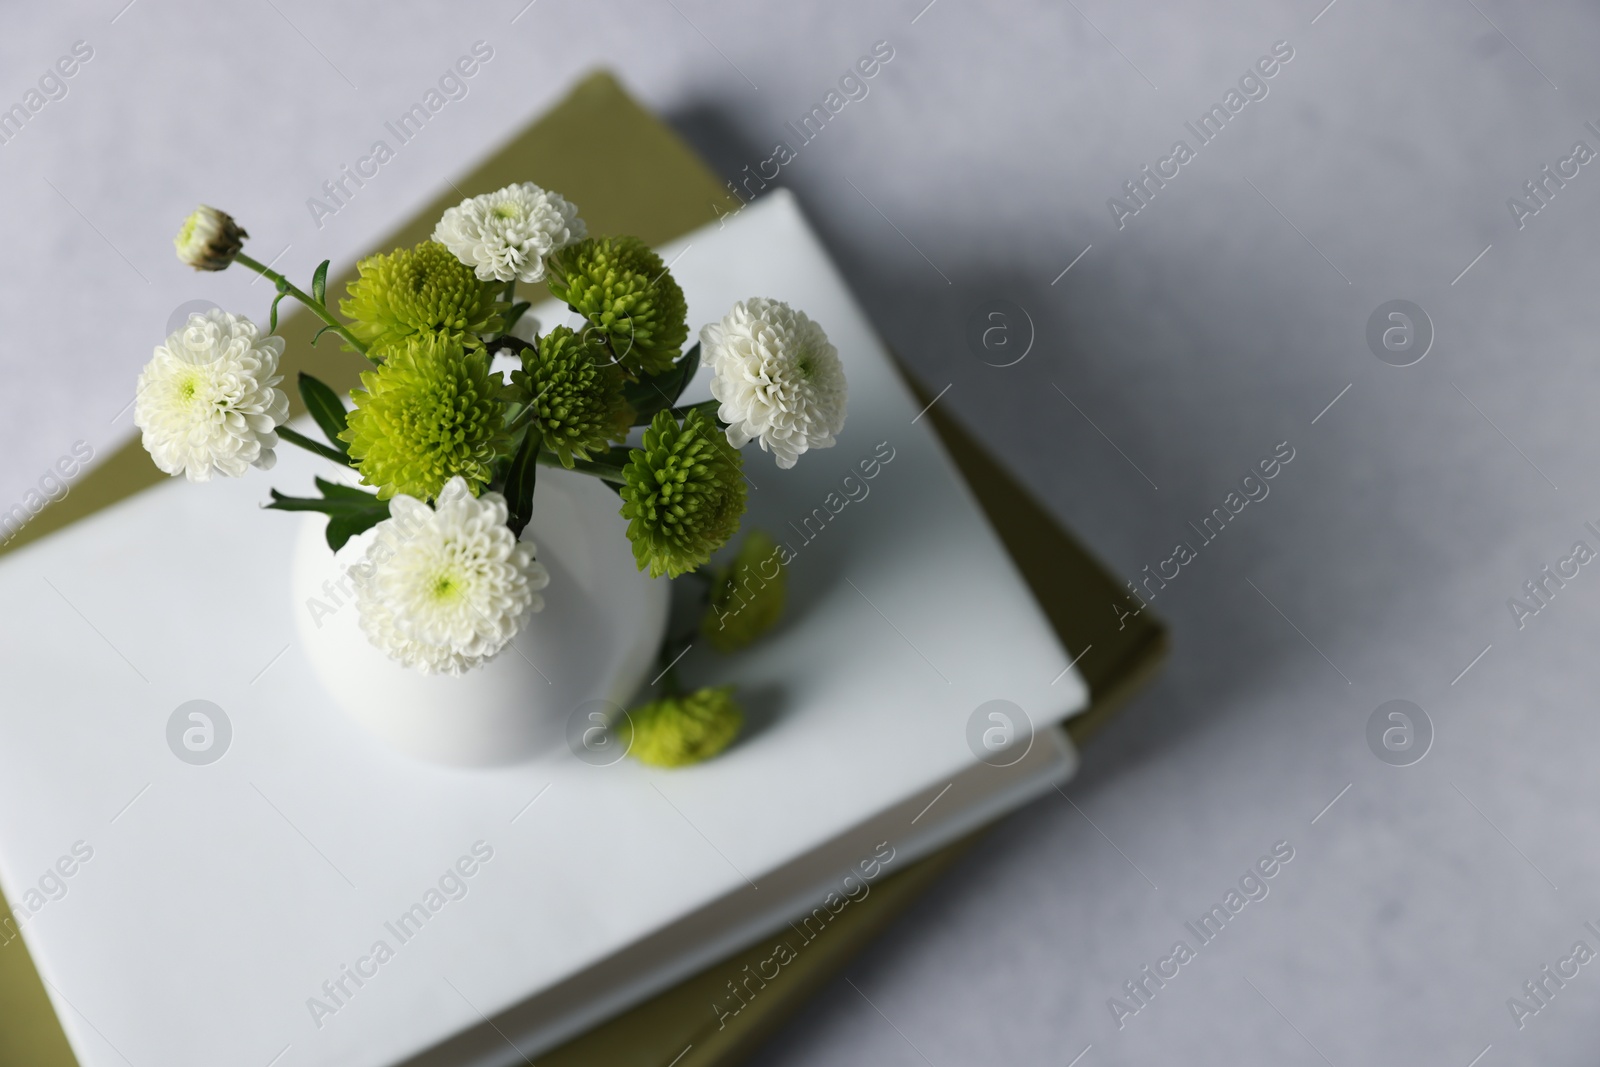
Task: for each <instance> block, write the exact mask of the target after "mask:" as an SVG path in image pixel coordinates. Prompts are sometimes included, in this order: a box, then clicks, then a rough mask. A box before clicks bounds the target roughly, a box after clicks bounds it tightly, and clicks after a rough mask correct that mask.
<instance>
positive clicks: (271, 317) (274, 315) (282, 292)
mask: <svg viewBox="0 0 1600 1067" xmlns="http://www.w3.org/2000/svg"><path fill="white" fill-rule="evenodd" d="M288 295H289V291H288V290H287V289H279V290H278V295H277V296H275V297H273V298H272V309H271V311H270V313H269V314H268V316H267V332H268V333H277V332H278V305H279V304H281V303H283V298H284V297H286V296H288Z"/></svg>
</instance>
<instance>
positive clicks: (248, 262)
mask: <svg viewBox="0 0 1600 1067" xmlns="http://www.w3.org/2000/svg"><path fill="white" fill-rule="evenodd" d="M233 258H234V260H235V261H236V262H238V263H242V264H244V265H245V266H246V267H249V268H250V269H251V270H253V271H255V272H256V273H257V274H259V275H261V276H262V277H263V278H265V279H267V280H268V281H269V282H272V283H273V284H274V285H276V286H277V287H278V288H279V289H280V290H281V291H282V292H285V293H288V294H289V295H290V296H292V297H294V298H295V299H296V300H298V301H300V303H302V304H304V305H305V306H306V307H308V308H310V309H311V313H312V314H313V315H315V316H316V317H317V318H319V319H321V320H322V321H323V322H325V323H327V325H328V327H329V328H330V329H331V330H333V332H334V333H336V334H338V335H339V336H340V337H343V338H344V340H345V343H346V344H348V345H349V346H350V347H351V348H353V349H355V350H356V351H357V352H360V353H361V354H362V355H363V356H364V355H366V354H367V346H366V345H365V344H363V343H362V342H361V341H359V340H357V339H356V335H355V334H353V333H351V332H350V330H349V327H347V326H345V324H344V323H342V322H340V321H339V320H338V319H336V318H334V317H333V314H332V313H331V312H330V311H329V310H328V309H327V307H325V306H324V305H323V304H321V303H320V302H318V301H316V300H313V299H312V298H311V294H309V293H307V292H305V291H303V290H302V289H301V288H300V287H299V286H297V285H295V284H294V283H293V282H291V281H290V280H289V279H288V278H285V277H284V276H283V275H282V274H279V273H278V272H277V271H275V270H273V269H272V268H271V267H269V266H267V265H266V264H265V263H261V262H259V261H257V260H254V259H251V258H250V257H249V256H247V255H245V254H244V253H243V252H240V253H239V254H238V255H237V256H234V257H233Z"/></svg>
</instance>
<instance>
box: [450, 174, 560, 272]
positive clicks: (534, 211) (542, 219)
mask: <svg viewBox="0 0 1600 1067" xmlns="http://www.w3.org/2000/svg"><path fill="white" fill-rule="evenodd" d="M587 232H588V230H587V227H585V226H584V224H583V220H582V219H580V218H579V217H578V209H577V208H576V207H574V206H572V204H571V203H569V202H568V201H567V200H566V199H565V198H563V197H561V196H559V195H558V194H556V193H552V192H547V191H546V190H544V189H541V188H539V187H538V186H537V185H534V184H533V183H532V182H523V183H521V184H520V185H508V186H506V187H505V188H504V189H500V190H498V191H496V192H493V193H485V194H483V195H482V196H475V197H472V198H471V199H468V200H464V201H462V202H461V203H460V204H458V205H457V206H455V207H453V208H450V209H449V210H447V211H446V212H445V213H444V215H443V216H442V217H441V218H440V219H439V224H438V225H437V226H435V227H434V230H433V239H434V240H435V241H438V242H439V243H440V244H442V245H444V246H445V247H446V248H448V249H450V251H451V252H452V253H454V254H455V257H456V258H457V259H459V260H460V261H461V262H462V263H465V264H466V265H467V266H469V267H471V268H472V269H473V273H474V274H476V275H477V276H478V279H479V280H480V281H501V282H509V281H511V280H512V279H513V278H514V279H516V280H517V281H522V282H537V281H543V280H544V257H546V256H548V255H549V254H550V253H551V252H554V251H555V250H556V249H558V248H564V247H566V246H567V245H569V244H574V243H575V242H578V241H581V240H583V238H584V237H585V235H586V234H587Z"/></svg>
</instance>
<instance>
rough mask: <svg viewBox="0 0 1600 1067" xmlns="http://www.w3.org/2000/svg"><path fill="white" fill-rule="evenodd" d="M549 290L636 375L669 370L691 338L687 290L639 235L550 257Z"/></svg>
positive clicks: (603, 239) (574, 247) (595, 240)
mask: <svg viewBox="0 0 1600 1067" xmlns="http://www.w3.org/2000/svg"><path fill="white" fill-rule="evenodd" d="M549 286H550V291H551V292H552V293H553V294H555V296H556V298H557V299H559V300H563V301H565V302H566V303H567V304H568V305H569V306H570V307H571V308H572V309H573V310H575V311H576V312H577V313H578V314H580V315H582V316H583V317H584V318H585V319H588V320H589V324H590V325H591V326H592V327H593V328H594V329H595V330H596V331H598V332H599V333H601V334H603V335H604V336H605V338H606V340H608V341H609V342H610V343H611V349H612V351H613V352H615V353H616V357H617V359H618V361H619V362H620V363H621V364H622V365H623V366H624V367H626V368H627V369H628V370H630V371H633V372H634V373H636V374H660V373H662V372H663V371H666V370H668V369H670V368H671V366H672V361H673V360H675V359H677V358H678V354H679V352H681V351H682V349H683V342H684V341H685V339H687V338H688V336H689V323H688V314H689V309H688V306H687V305H686V304H685V303H684V301H683V290H682V289H680V288H678V283H677V282H676V281H674V280H673V278H672V275H671V274H670V273H669V272H668V271H667V265H666V264H665V263H663V262H661V257H660V256H658V255H656V254H655V253H654V252H652V251H650V249H649V248H648V247H647V246H646V245H645V243H644V242H643V241H641V240H639V239H638V238H637V237H600V238H593V237H591V238H589V239H588V240H586V241H580V242H579V243H578V244H575V245H569V246H568V247H566V248H563V249H561V250H560V251H559V252H556V253H555V254H554V255H552V256H551V257H550V274H549Z"/></svg>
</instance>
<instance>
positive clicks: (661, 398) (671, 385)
mask: <svg viewBox="0 0 1600 1067" xmlns="http://www.w3.org/2000/svg"><path fill="white" fill-rule="evenodd" d="M699 369H700V344H699V342H696V343H695V345H694V347H693V348H691V349H689V351H687V352H685V353H684V354H683V355H682V356H681V357H679V359H678V361H677V362H676V363H674V364H673V365H672V369H671V370H667V371H663V372H662V373H660V374H656V375H652V376H649V377H644V378H640V379H639V380H638V381H636V382H629V383H628V384H627V386H625V387H624V388H623V391H622V395H623V397H624V398H625V399H626V400H627V401H628V406H629V407H631V408H633V424H634V425H635V426H648V425H649V424H650V420H651V419H652V418H654V417H655V414H656V412H658V411H661V410H662V409H663V408H670V407H672V406H673V405H674V404H676V403H677V402H678V398H679V397H681V396H682V395H683V391H684V390H685V389H687V388H688V387H689V383H690V382H691V381H693V380H694V374H695V371H697V370H699Z"/></svg>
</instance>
